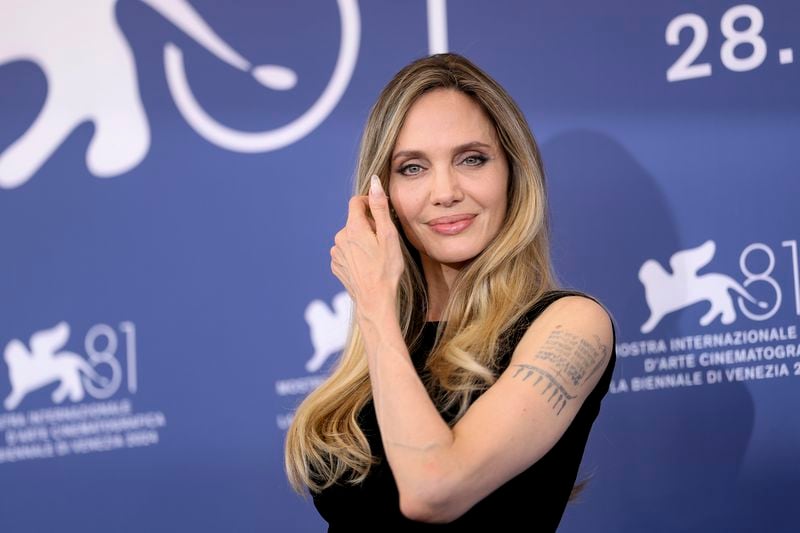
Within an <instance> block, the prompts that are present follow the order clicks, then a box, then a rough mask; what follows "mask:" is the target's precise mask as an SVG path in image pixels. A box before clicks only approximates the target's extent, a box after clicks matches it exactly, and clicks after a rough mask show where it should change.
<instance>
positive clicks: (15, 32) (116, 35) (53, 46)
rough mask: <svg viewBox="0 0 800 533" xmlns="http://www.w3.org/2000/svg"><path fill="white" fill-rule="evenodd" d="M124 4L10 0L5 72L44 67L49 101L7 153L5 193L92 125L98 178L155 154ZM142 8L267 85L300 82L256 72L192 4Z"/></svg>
mask: <svg viewBox="0 0 800 533" xmlns="http://www.w3.org/2000/svg"><path fill="white" fill-rule="evenodd" d="M117 1H118V0H92V1H90V2H89V1H80V2H69V1H64V0H3V6H2V11H3V14H4V16H2V17H0V66H2V65H4V64H6V63H10V62H12V61H32V62H34V63H36V65H38V66H39V68H41V69H42V71H43V72H44V75H45V77H46V79H47V98H46V99H45V102H44V105H43V107H42V109H41V111H40V112H39V115H38V116H37V117H36V120H35V121H34V122H33V124H31V126H30V127H29V128H28V130H27V131H26V132H25V133H23V134H22V136H21V137H19V138H18V139H17V140H16V141H15V142H14V143H12V144H11V145H10V146H9V147H8V148H6V149H5V150H4V151H0V188H5V189H13V188H15V187H19V186H20V185H22V184H24V183H26V182H27V181H28V180H29V179H30V178H31V177H32V176H33V175H34V174H35V173H36V172H37V171H38V170H39V168H41V166H42V165H43V164H44V163H45V162H46V161H47V160H48V159H49V158H50V157H51V156H52V155H53V153H54V152H55V151H56V150H57V149H58V147H59V146H61V144H62V143H63V142H64V141H65V140H66V138H67V137H68V136H69V135H70V134H71V133H72V132H73V131H74V130H75V128H77V127H78V126H79V125H81V124H82V123H85V122H91V123H93V124H94V133H93V135H92V139H91V141H90V142H89V147H88V149H87V152H86V165H87V167H88V169H89V172H91V173H92V174H93V175H94V176H97V177H102V178H107V177H113V176H118V175H120V174H123V173H125V172H127V171H129V170H131V169H132V168H134V167H135V166H137V165H138V164H139V163H140V162H141V161H142V160H143V159H144V157H145V156H146V155H147V152H148V151H149V149H150V126H149V123H148V120H147V115H146V114H145V110H144V106H143V105H142V100H141V97H140V96H139V83H138V80H137V75H136V64H135V62H134V57H133V53H132V52H131V47H130V45H129V44H128V42H127V40H126V39H125V35H124V33H123V32H122V30H121V29H120V27H119V24H118V23H117V20H116V14H115V9H116V4H117ZM142 2H143V3H144V4H146V5H148V6H149V7H151V8H152V9H154V10H155V11H156V12H157V13H159V14H160V15H161V16H163V17H164V18H165V19H167V20H168V21H170V22H171V23H172V24H174V25H175V27H177V28H178V29H180V30H182V31H183V32H184V33H186V35H188V36H189V37H191V38H192V39H194V41H195V42H197V43H198V44H200V45H201V46H203V47H204V48H205V49H206V50H208V51H209V52H210V53H212V54H213V55H214V56H216V57H217V58H218V59H220V60H221V61H224V62H225V63H227V64H228V65H230V66H232V67H234V68H236V69H238V70H240V71H243V72H248V73H249V74H251V75H252V76H253V77H254V78H255V80H256V81H257V82H258V83H260V84H262V85H264V86H265V87H267V88H270V89H275V90H287V89H290V88H291V87H293V86H294V84H295V83H296V75H295V73H294V71H292V70H291V69H288V68H286V67H282V66H280V65H260V66H255V67H254V66H253V65H252V64H251V63H250V62H249V61H248V60H247V59H245V58H244V57H242V56H241V55H240V54H239V53H238V52H237V51H236V50H234V49H233V48H232V47H231V46H230V45H229V44H228V43H226V42H225V41H224V40H223V39H222V38H221V37H220V36H218V35H217V34H216V33H215V32H214V30H213V29H212V28H211V26H209V24H208V23H207V22H206V21H205V20H204V19H203V18H202V16H201V15H200V14H199V13H198V12H197V11H196V10H195V9H194V8H193V7H192V6H191V4H189V2H187V1H186V0H142ZM170 46H171V47H172V48H173V49H174V48H176V47H175V46H174V45H170Z"/></svg>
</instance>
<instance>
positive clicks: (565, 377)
mask: <svg viewBox="0 0 800 533" xmlns="http://www.w3.org/2000/svg"><path fill="white" fill-rule="evenodd" d="M606 353H608V347H607V346H606V345H604V344H603V343H602V342H601V341H600V337H598V336H597V335H594V343H590V342H588V341H587V340H586V339H582V338H580V337H579V336H578V335H575V334H574V333H570V332H568V331H566V330H564V329H562V327H561V324H559V325H558V326H556V329H555V330H553V332H552V333H550V336H549V337H548V338H547V340H546V341H545V343H544V346H542V348H541V349H540V350H539V351H538V352H537V353H536V355H534V360H535V361H536V360H538V361H546V362H547V364H546V365H542V366H543V367H544V368H542V366H537V365H536V364H518V365H514V366H516V367H517V371H516V372H514V374H513V375H512V376H511V377H512V378H516V377H517V376H520V375H521V374H523V372H524V375H522V376H521V379H522V381H527V380H528V378H530V377H531V376H533V375H534V374H537V375H538V376H537V378H536V379H535V380H534V381H533V382H532V383H531V384H532V385H533V387H536V386H538V385H539V383H541V382H542V381H544V382H545V385H546V386H544V389H543V390H542V392H541V394H542V395H544V394H545V393H547V392H550V397H549V398H547V403H551V402H553V401H554V400H555V401H554V402H553V409H554V410H556V414H557V415H558V414H561V411H562V409H564V407H565V406H566V405H567V401H569V400H572V399H574V398H575V396H574V395H571V394H569V392H568V391H567V387H568V386H569V387H570V388H572V387H577V386H578V385H581V384H583V383H586V382H587V381H588V380H589V378H591V377H592V376H593V375H595V374H596V373H597V372H598V371H599V370H600V369H601V368H603V366H604V363H605V355H606ZM535 361H534V363H535ZM556 395H558V398H556Z"/></svg>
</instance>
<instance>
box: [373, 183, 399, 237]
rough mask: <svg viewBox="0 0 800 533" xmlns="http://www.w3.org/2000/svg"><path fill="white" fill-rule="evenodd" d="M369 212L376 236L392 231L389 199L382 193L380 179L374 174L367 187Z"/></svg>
mask: <svg viewBox="0 0 800 533" xmlns="http://www.w3.org/2000/svg"><path fill="white" fill-rule="evenodd" d="M369 210H370V212H372V218H373V219H374V220H375V230H376V233H377V234H378V235H386V234H387V232H388V231H391V229H394V224H392V219H391V216H390V215H389V198H387V197H386V193H384V192H383V187H382V186H381V180H380V178H378V176H376V175H374V174H373V175H372V178H371V182H370V186H369Z"/></svg>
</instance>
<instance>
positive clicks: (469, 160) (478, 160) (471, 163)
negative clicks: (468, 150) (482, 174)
mask: <svg viewBox="0 0 800 533" xmlns="http://www.w3.org/2000/svg"><path fill="white" fill-rule="evenodd" d="M487 160H488V158H487V157H486V156H485V155H479V154H473V155H468V156H467V157H465V158H464V160H463V161H461V162H462V163H463V164H465V165H467V166H468V167H479V166H481V165H482V164H484V163H485V162H486V161H487Z"/></svg>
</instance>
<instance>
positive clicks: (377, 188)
mask: <svg viewBox="0 0 800 533" xmlns="http://www.w3.org/2000/svg"><path fill="white" fill-rule="evenodd" d="M382 192H383V187H381V180H380V179H379V178H378V176H376V175H375V174H373V175H372V179H371V183H370V184H369V193H370V194H371V195H372V196H375V197H379V196H380V195H381V193H382Z"/></svg>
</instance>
